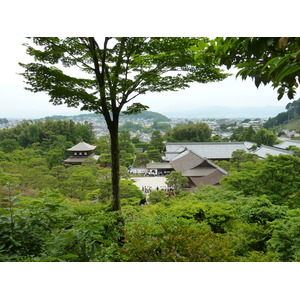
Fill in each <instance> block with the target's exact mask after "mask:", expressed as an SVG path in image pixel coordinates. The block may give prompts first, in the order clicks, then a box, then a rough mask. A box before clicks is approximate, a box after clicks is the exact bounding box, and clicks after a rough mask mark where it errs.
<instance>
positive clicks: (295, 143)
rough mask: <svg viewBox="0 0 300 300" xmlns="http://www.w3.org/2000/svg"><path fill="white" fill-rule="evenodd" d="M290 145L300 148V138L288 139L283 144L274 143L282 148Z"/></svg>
mask: <svg viewBox="0 0 300 300" xmlns="http://www.w3.org/2000/svg"><path fill="white" fill-rule="evenodd" d="M289 146H296V147H298V148H300V140H286V141H284V142H282V143H281V144H278V145H274V147H276V148H280V149H286V148H288V147H289Z"/></svg>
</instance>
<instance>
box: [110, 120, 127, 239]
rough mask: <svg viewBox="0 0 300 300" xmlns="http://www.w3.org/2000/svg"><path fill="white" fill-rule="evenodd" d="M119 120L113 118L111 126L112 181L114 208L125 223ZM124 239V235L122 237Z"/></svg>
mask: <svg viewBox="0 0 300 300" xmlns="http://www.w3.org/2000/svg"><path fill="white" fill-rule="evenodd" d="M118 125H119V120H118V119H117V120H113V122H112V123H111V126H109V128H108V129H109V133H110V142H111V160H112V164H111V181H112V210H113V211H118V212H119V213H120V214H119V217H118V223H120V224H122V225H125V222H124V218H123V216H122V214H121V201H120V149H119V126H118ZM121 239H122V237H121Z"/></svg>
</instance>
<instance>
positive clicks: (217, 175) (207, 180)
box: [190, 170, 224, 188]
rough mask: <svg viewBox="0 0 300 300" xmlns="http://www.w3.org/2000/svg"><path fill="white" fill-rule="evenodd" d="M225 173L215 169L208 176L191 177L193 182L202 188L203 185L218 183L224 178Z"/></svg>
mask: <svg viewBox="0 0 300 300" xmlns="http://www.w3.org/2000/svg"><path fill="white" fill-rule="evenodd" d="M223 176H224V174H222V173H221V172H220V171H219V170H214V171H213V172H212V173H210V174H209V175H207V176H204V177H190V179H191V180H192V182H193V183H194V184H195V185H196V186H197V187H198V188H201V186H203V185H217V184H219V182H220V180H221V179H222V178H223Z"/></svg>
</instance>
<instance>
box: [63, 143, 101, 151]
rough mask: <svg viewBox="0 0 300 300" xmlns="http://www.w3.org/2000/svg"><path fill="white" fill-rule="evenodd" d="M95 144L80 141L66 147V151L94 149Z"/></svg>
mask: <svg viewBox="0 0 300 300" xmlns="http://www.w3.org/2000/svg"><path fill="white" fill-rule="evenodd" d="M96 147H97V146H93V145H90V144H88V143H85V142H80V143H78V144H77V145H75V146H73V147H72V148H69V149H67V150H68V151H92V150H95V149H96Z"/></svg>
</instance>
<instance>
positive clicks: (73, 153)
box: [64, 142, 100, 165]
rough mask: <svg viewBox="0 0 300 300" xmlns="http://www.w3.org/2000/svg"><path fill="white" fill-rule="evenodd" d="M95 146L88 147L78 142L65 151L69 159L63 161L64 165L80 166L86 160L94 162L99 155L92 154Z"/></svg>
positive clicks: (88, 145) (86, 144)
mask: <svg viewBox="0 0 300 300" xmlns="http://www.w3.org/2000/svg"><path fill="white" fill-rule="evenodd" d="M95 149H96V146H93V145H90V144H88V143H85V142H80V143H78V144H77V145H75V146H73V147H72V148H69V149H67V151H69V152H70V157H69V158H67V159H65V160H64V163H65V164H71V165H81V164H82V162H83V161H84V160H86V159H87V158H90V157H91V158H94V159H95V160H96V161H97V160H98V159H99V157H100V156H99V155H95V154H94V150H95Z"/></svg>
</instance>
